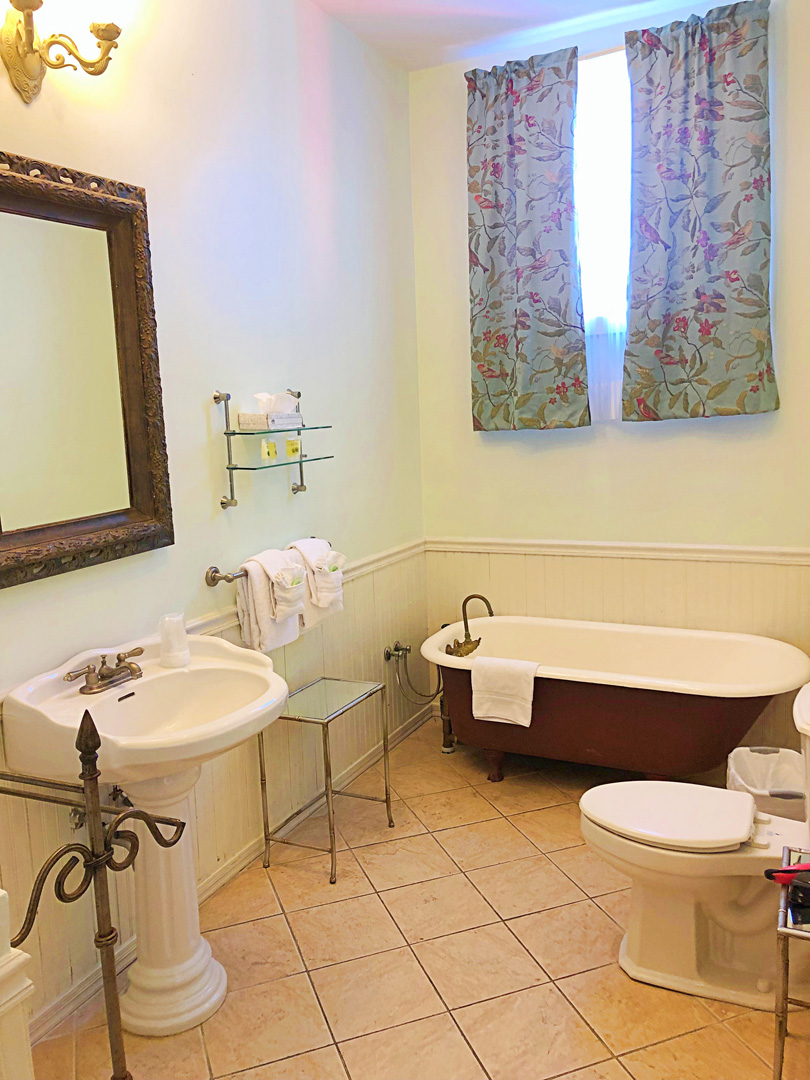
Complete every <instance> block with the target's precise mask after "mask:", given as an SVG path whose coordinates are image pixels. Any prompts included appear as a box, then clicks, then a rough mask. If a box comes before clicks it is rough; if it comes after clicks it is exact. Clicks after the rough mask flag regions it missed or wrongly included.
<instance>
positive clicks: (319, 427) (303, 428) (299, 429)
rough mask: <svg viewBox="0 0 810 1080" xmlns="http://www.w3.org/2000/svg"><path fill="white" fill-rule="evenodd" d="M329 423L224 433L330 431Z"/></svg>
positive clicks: (227, 434)
mask: <svg viewBox="0 0 810 1080" xmlns="http://www.w3.org/2000/svg"><path fill="white" fill-rule="evenodd" d="M331 430H332V425H331V424H302V425H301V427H285V428H278V427H277V428H268V429H267V430H266V431H226V432H225V435H226V436H228V437H230V436H232V435H285V434H287V435H289V434H290V433H291V432H296V431H297V432H302V431H331ZM313 460H314V458H313Z"/></svg>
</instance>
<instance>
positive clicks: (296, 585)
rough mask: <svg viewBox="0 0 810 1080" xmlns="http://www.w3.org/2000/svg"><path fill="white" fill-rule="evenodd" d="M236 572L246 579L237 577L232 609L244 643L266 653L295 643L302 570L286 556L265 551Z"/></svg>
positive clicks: (302, 589)
mask: <svg viewBox="0 0 810 1080" xmlns="http://www.w3.org/2000/svg"><path fill="white" fill-rule="evenodd" d="M240 570H244V571H245V572H246V575H247V576H246V577H244V578H237V582H236V610H237V614H238V616H239V624H240V626H241V628H242V639H243V641H244V642H245V644H246V645H247V646H248V647H249V648H251V649H256V650H258V651H259V652H265V653H266V652H270V651H271V650H272V649H279V648H281V647H282V646H283V645H289V644H290V643H291V642H293V641H295V639H296V638H297V637H298V634H299V632H300V625H299V615H302V614H303V611H304V592H305V585H306V583H305V580H304V573H303V569H302V567H300V566H299V565H298V564H297V562H296V560H295V559H294V558H292V557H291V555H290V554H287V553H286V552H282V551H274V550H268V551H262V552H260V553H259V554H258V555H254V556H253V557H252V558H250V559H246V560H245V562H244V563H243V564H242V566H241V567H240Z"/></svg>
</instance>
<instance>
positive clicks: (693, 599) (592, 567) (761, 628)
mask: <svg viewBox="0 0 810 1080" xmlns="http://www.w3.org/2000/svg"><path fill="white" fill-rule="evenodd" d="M426 548H427V551H426V559H427V581H428V625H429V627H430V632H431V633H434V632H435V631H436V630H438V629H439V627H440V626H441V625H442V623H446V622H455V621H456V620H457V619H459V618H460V617H461V615H460V609H461V601H462V600H463V598H464V597H465V596H466V595H467V594H468V593H473V592H480V593H484V594H485V595H486V596H487V597H489V599H490V600H491V601H492V605H493V607H494V609H495V613H496V614H498V615H506V614H508V615H536V616H545V617H547V618H552V619H592V620H595V621H598V622H617V623H631V624H632V623H634V624H637V625H642V626H676V627H683V628H685V629H689V630H727V631H736V632H739V633H746V634H763V635H765V636H767V637H774V638H781V639H782V640H783V641H788V642H790V643H791V644H792V645H796V646H798V648H800V649H803V650H804V651H805V652H807V653H810V550H806V549H803V548H802V549H796V548H746V547H719V546H698V545H668V544H618V543H616V544H614V543H603V544H598V543H577V542H570V543H565V542H559V543H557V542H550V541H549V542H544V541H521V540H497V539H480V540H469V539H452V538H450V539H438V538H437V539H430V540H428V541H427V544H426ZM482 613H483V609H482V611H481V612H479V611H478V609H477V607H476V605H475V604H471V605H470V610H469V614H470V615H471V616H474V615H478V614H482ZM794 697H795V694H783V695H781V696H779V697H776V698H774V700H773V701H772V702H771V704H770V705H769V706H768V708H767V709H766V710H765V712H764V713H763V715H762V716H761V717H760V719H759V720H758V721H757V723H756V724H755V725H754V727H753V728H752V729H751V731H750V733H749V734H748V736H747V738H746V739H745V742H746V744H747V745H749V746H758V745H768V746H785V747H790V748H792V749H796V750H798V749H799V738H798V734H797V732H796V729H795V728H794V726H793V718H792V706H793V698H794Z"/></svg>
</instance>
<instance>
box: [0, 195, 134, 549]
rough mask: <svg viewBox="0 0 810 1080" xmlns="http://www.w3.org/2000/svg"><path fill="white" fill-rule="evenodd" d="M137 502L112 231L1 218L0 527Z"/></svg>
mask: <svg viewBox="0 0 810 1080" xmlns="http://www.w3.org/2000/svg"><path fill="white" fill-rule="evenodd" d="M129 505H130V493H129V481H128V474H127V456H126V443H125V439H124V422H123V414H122V408H121V386H120V381H119V374H118V353H117V348H116V334H115V319H114V313H113V301H112V287H111V279H110V260H109V254H108V247H107V234H106V232H104V231H103V230H101V229H94V228H86V227H84V226H80V225H74V224H63V223H62V222H58V221H49V220H42V219H39V218H32V217H24V216H22V215H19V214H13V213H7V212H0V531H2V532H4V533H7V532H11V531H13V530H16V529H27V528H31V527H33V526H36V525H44V524H50V523H53V522H60V521H68V520H71V519H73V518H81V517H87V516H90V515H94V514H103V513H108V512H110V511H114V510H121V509H125V508H127V507H129Z"/></svg>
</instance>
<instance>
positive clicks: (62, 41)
mask: <svg viewBox="0 0 810 1080" xmlns="http://www.w3.org/2000/svg"><path fill="white" fill-rule="evenodd" d="M102 30H104V31H107V32H108V33H110V35H111V36H109V37H106V38H101V37H99V32H101V31H102ZM90 32H91V33H92V34H93V35H94V37H96V39H97V41H98V47H99V50H100V51H99V55H98V56H97V57H96V59H95V60H86V59H85V58H84V57H83V56H82V55H81V53H80V52H79V49H78V46H77V45H76V42H75V41H74V40H73V38H71V37H68V36H67V34H51V36H50V37H47V38H45V40H44V41H43V42H42V44H41V45H40V46H39V55H40V57H41V59H42V62H43V64H45V65H46V66H47V67H49V68H63V67H69V68H73V70H74V71H76V70H78V69H77V67H76V64H70V63H68V60H67V56H66V55H65V54H66V53H67V54H69V55H70V56H72V57H73V59H74V60H76V61H77V62H78V63H79V64H80V65H81V67H82V70H83V71H86V72H87V74H88V75H103V74H104V72H105V71H106V70H107V65H108V64H109V62H110V53H111V52H112V50H113V49H117V48H118V42H117V40H116V38H117V37H118V35H119V34H120V33H121V30H120V28H119V27H117V26H116V25H115V23H104V24H100V23H93V25H92V26H91V27H90ZM113 32H115V37H113V36H112V33H113ZM51 49H59V50H62V51H61V52H58V53H57V54H56V56H51Z"/></svg>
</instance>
